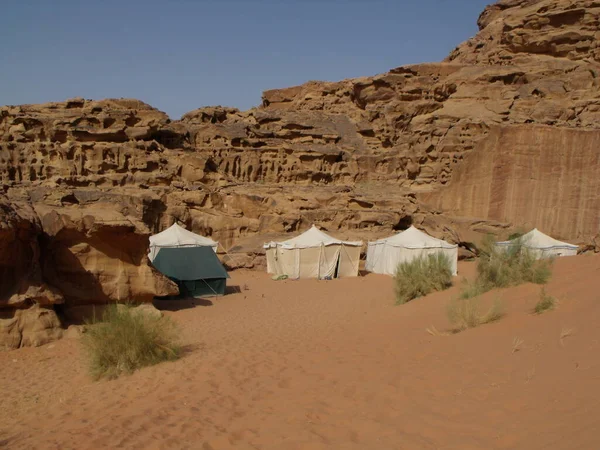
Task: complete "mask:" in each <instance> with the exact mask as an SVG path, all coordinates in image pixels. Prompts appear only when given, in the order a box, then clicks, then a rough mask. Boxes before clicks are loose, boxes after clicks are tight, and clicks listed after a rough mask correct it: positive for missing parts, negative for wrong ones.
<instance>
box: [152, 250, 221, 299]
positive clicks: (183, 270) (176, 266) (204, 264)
mask: <svg viewBox="0 0 600 450" xmlns="http://www.w3.org/2000/svg"><path fill="white" fill-rule="evenodd" d="M153 264H154V267H156V268H157V269H158V270H159V271H161V272H162V273H163V274H165V275H166V276H167V277H169V278H170V279H171V280H173V281H174V282H175V283H177V285H178V286H179V297H180V298H181V297H209V296H214V295H224V294H225V286H226V280H227V278H229V275H228V274H227V271H226V270H225V268H224V267H223V265H222V264H221V261H219V258H217V255H216V254H215V252H214V250H213V249H212V247H180V248H168V247H167V248H161V249H160V250H159V251H158V254H157V255H156V256H155V258H154V261H153Z"/></svg>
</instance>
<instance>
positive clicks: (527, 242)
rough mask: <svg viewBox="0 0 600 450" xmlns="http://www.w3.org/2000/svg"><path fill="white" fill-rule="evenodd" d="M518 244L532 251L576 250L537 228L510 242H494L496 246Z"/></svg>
mask: <svg viewBox="0 0 600 450" xmlns="http://www.w3.org/2000/svg"><path fill="white" fill-rule="evenodd" d="M519 240H520V242H521V243H522V244H523V246H524V247H527V248H534V249H544V248H571V249H577V248H579V247H577V246H576V245H573V244H569V243H567V242H562V241H559V240H557V239H554V238H552V237H550V236H548V235H547V234H544V233H542V232H541V231H540V230H538V229H537V228H534V229H533V230H531V231H530V232H529V233H526V234H524V235H523V236H521V237H520V238H516V239H512V240H510V241H502V242H496V245H510V244H514V243H516V242H518V241H519Z"/></svg>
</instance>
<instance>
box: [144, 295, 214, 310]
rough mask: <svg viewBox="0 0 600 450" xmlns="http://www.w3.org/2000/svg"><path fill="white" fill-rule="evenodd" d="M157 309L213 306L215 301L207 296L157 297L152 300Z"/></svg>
mask: <svg viewBox="0 0 600 450" xmlns="http://www.w3.org/2000/svg"><path fill="white" fill-rule="evenodd" d="M152 304H153V305H154V307H155V308H156V309H160V310H162V311H181V310H184V309H193V308H195V307H197V306H212V305H213V302H212V301H211V300H208V299H206V298H194V297H190V298H183V299H178V300H164V299H159V298H155V299H154V301H153V302H152Z"/></svg>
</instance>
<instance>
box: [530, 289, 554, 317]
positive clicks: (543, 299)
mask: <svg viewBox="0 0 600 450" xmlns="http://www.w3.org/2000/svg"><path fill="white" fill-rule="evenodd" d="M557 303H558V301H557V300H556V299H555V298H554V297H552V296H551V295H548V294H546V290H545V289H544V288H542V290H541V292H540V299H539V300H538V302H537V303H536V304H535V307H534V308H533V312H535V313H536V314H542V313H544V312H546V311H550V310H551V309H554V308H555V307H556V304H557Z"/></svg>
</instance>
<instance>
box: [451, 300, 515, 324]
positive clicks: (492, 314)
mask: <svg viewBox="0 0 600 450" xmlns="http://www.w3.org/2000/svg"><path fill="white" fill-rule="evenodd" d="M446 314H447V316H448V320H449V321H450V323H451V324H452V325H454V327H455V328H454V331H456V332H459V331H463V330H466V329H468V328H475V327H477V326H479V325H483V324H486V323H490V322H495V321H496V320H499V319H500V318H501V317H502V316H503V315H504V311H503V307H502V303H501V302H500V300H496V301H495V302H494V304H493V305H492V307H491V308H490V309H489V311H487V312H486V313H482V312H481V308H480V304H479V299H477V298H475V297H471V298H455V299H453V300H451V301H450V303H448V308H447V310H446Z"/></svg>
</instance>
